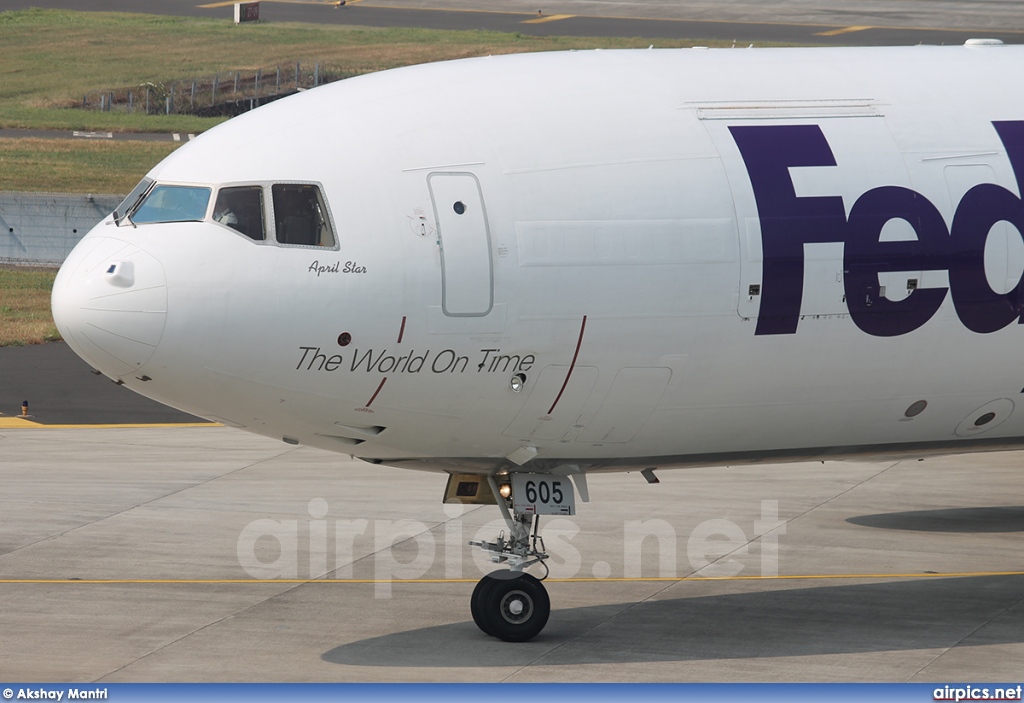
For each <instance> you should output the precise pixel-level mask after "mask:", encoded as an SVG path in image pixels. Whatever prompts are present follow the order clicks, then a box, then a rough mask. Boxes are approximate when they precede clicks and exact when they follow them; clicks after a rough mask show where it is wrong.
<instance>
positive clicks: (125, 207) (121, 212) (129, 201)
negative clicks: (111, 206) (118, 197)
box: [114, 178, 154, 225]
mask: <svg viewBox="0 0 1024 703" xmlns="http://www.w3.org/2000/svg"><path fill="white" fill-rule="evenodd" d="M153 182H154V181H153V179H152V178H143V179H142V180H141V181H140V182H139V185H137V186H135V188H133V189H132V192H131V193H129V194H128V197H127V198H125V199H124V202H122V203H121V204H120V205H118V206H117V209H115V210H114V224H117V225H119V224H121V221H122V220H123V219H124V216H125V215H127V214H128V213H129V212H130V211H131V209H132V208H134V207H135V206H136V205H138V204H139V202H140V201H141V200H142V197H143V196H144V195H145V194H146V193H147V192H148V191H149V189H150V188H152V187H153Z"/></svg>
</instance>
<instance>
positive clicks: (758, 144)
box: [729, 121, 1024, 337]
mask: <svg viewBox="0 0 1024 703" xmlns="http://www.w3.org/2000/svg"><path fill="white" fill-rule="evenodd" d="M992 126H993V127H994V128H995V130H996V133H997V134H998V135H999V139H1000V140H1001V141H1002V143H1003V146H1004V148H1005V149H1006V154H1007V157H1008V158H1009V161H1010V165H1011V167H1012V168H1013V173H1014V176H1015V178H1016V181H1017V191H1018V193H1020V192H1021V191H1022V190H1024V121H1013V122H993V123H992ZM729 131H730V132H731V134H732V137H733V139H734V140H735V142H736V145H737V147H739V150H740V154H741V155H742V157H743V162H744V164H745V166H746V169H747V174H748V175H749V177H750V183H751V186H752V188H753V191H754V198H755V200H756V202H757V212H758V218H759V220H760V224H761V243H762V249H763V252H764V270H763V281H762V285H761V296H762V297H761V309H760V313H759V315H758V321H757V328H756V330H755V334H758V335H767V334H793V333H795V332H796V328H797V323H798V321H799V319H800V302H801V297H802V295H803V281H804V253H803V247H804V244H811V243H829V242H837V243H842V244H843V246H844V254H843V270H844V275H843V281H844V287H845V293H846V304H847V307H848V308H849V312H850V317H851V318H852V320H853V322H854V324H856V325H857V327H859V328H860V329H861V330H863V331H864V332H867V333H868V334H871V335H875V336H879V337H894V336H898V335H903V334H907V333H909V332H912V331H914V330H916V329H917V328H919V327H921V326H922V325H923V324H925V323H926V322H927V321H928V320H930V319H931V317H932V316H933V315H934V314H935V312H936V311H937V310H938V309H939V306H941V305H942V303H943V301H944V300H945V298H946V293H947V292H948V293H949V294H950V295H951V296H952V299H953V303H954V305H955V307H956V314H957V316H958V317H959V318H960V321H961V322H962V323H963V324H964V326H966V327H967V328H968V329H970V330H972V331H974V332H978V333H989V332H995V331H997V330H1000V329H1003V328H1004V327H1006V326H1007V325H1009V324H1011V323H1013V322H1014V320H1016V321H1017V322H1018V323H1024V286H1022V284H1021V281H1018V282H1017V284H1016V285H1015V286H1014V287H1013V289H1012V290H1010V291H1009V292H1006V293H999V292H997V291H994V290H993V289H992V287H991V286H990V285H989V282H988V280H987V278H986V275H985V243H986V240H987V239H988V235H989V231H990V230H991V229H992V227H993V226H994V225H995V224H997V223H999V222H1007V223H1009V224H1010V225H1012V226H1013V227H1014V228H1016V230H1017V232H1018V233H1020V234H1022V236H1024V201H1022V199H1021V197H1020V196H1019V195H1017V194H1015V193H1013V192H1012V191H1010V190H1008V189H1006V188H1004V187H1002V186H999V185H995V184H993V183H981V184H978V185H976V186H974V187H973V188H971V189H970V190H968V191H967V193H966V194H965V195H964V196H963V198H961V199H960V202H959V203H957V205H956V211H955V213H954V215H953V221H952V223H951V224H950V225H948V226H947V223H946V221H945V220H944V219H943V217H942V215H941V214H940V213H939V211H938V209H937V208H936V207H935V205H934V204H932V202H931V201H929V200H928V199H927V198H925V197H924V196H923V195H921V194H920V193H917V192H916V191H914V190H911V189H909V188H905V187H902V186H892V185H887V186H880V187H877V188H872V189H871V190H869V191H867V192H866V193H864V194H862V195H861V196H860V197H859V198H858V199H857V201H856V202H855V203H854V205H853V208H852V209H851V210H850V215H849V217H847V216H846V210H845V208H844V204H843V199H842V197H840V196H823V197H822V196H817V197H798V196H797V195H796V191H795V188H794V186H793V180H792V178H791V177H790V174H789V169H790V168H791V167H805V166H836V165H837V164H836V160H835V157H834V156H833V154H832V149H831V147H830V146H829V144H828V141H826V139H825V135H824V134H823V133H822V131H821V128H820V127H818V126H817V125H786V126H755V127H730V128H729ZM893 219H899V220H903V221H905V222H906V223H908V224H909V225H910V226H911V227H912V228H913V230H914V232H915V233H916V235H917V239H916V240H912V241H883V240H882V239H881V233H882V228H883V227H884V226H885V225H886V223H888V222H889V221H890V220H893ZM942 270H945V271H948V272H949V287H948V288H944V287H940V288H919V289H917V290H912V291H910V294H909V295H908V296H907V297H906V298H904V299H903V300H898V301H894V300H887V299H886V298H884V297H881V296H872V295H865V291H877V290H878V288H879V279H878V274H880V273H884V272H894V271H942Z"/></svg>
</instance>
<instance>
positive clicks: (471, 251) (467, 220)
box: [427, 173, 494, 317]
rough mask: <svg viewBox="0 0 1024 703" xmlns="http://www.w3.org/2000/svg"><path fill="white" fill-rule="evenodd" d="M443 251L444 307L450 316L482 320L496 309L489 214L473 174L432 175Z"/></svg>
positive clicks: (438, 232)
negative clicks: (494, 307)
mask: <svg viewBox="0 0 1024 703" xmlns="http://www.w3.org/2000/svg"><path fill="white" fill-rule="evenodd" d="M427 185H428V187H429V188H430V197H431V200H432V201H433V206H434V221H435V222H436V223H437V234H438V243H439V245H440V247H441V308H442V310H443V311H444V314H445V315H447V316H449V317H482V316H484V315H487V314H488V313H489V312H490V311H491V308H492V307H493V305H494V269H493V265H492V261H491V239H490V231H489V229H488V226H487V211H486V209H485V207H484V198H483V194H482V193H481V190H480V182H479V181H478V180H477V177H476V176H475V175H473V174H472V173H431V174H430V175H429V176H427Z"/></svg>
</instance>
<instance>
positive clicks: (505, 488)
mask: <svg viewBox="0 0 1024 703" xmlns="http://www.w3.org/2000/svg"><path fill="white" fill-rule="evenodd" d="M498 493H500V494H501V497H502V498H508V497H509V496H510V495H512V484H511V483H502V484H501V485H499V486H498Z"/></svg>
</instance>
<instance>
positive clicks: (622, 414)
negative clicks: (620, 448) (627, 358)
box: [576, 368, 672, 444]
mask: <svg viewBox="0 0 1024 703" xmlns="http://www.w3.org/2000/svg"><path fill="white" fill-rule="evenodd" d="M671 380H672V370H671V369H667V368H651V369H646V368H625V369H622V370H620V371H619V373H618V374H616V375H615V381H614V382H612V387H611V390H609V391H608V395H607V396H606V397H605V399H604V403H602V404H601V408H600V409H599V410H598V411H597V414H596V415H595V416H594V419H593V420H591V421H590V422H588V423H587V424H586V428H585V429H584V430H583V432H582V433H581V434H580V436H579V437H577V438H576V441H577V442H590V443H596V442H600V443H602V444H606V443H607V444H617V443H618V444H621V443H625V442H629V441H630V440H632V439H633V437H635V436H636V433H637V432H639V431H640V429H641V428H642V427H643V426H644V424H645V423H646V422H647V418H649V417H650V416H651V413H653V412H654V409H655V408H656V407H657V406H658V403H659V402H661V396H662V395H664V393H665V389H666V388H668V383H669V381H671Z"/></svg>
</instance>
